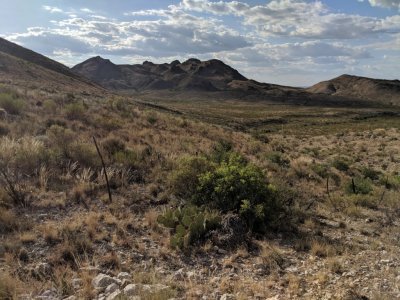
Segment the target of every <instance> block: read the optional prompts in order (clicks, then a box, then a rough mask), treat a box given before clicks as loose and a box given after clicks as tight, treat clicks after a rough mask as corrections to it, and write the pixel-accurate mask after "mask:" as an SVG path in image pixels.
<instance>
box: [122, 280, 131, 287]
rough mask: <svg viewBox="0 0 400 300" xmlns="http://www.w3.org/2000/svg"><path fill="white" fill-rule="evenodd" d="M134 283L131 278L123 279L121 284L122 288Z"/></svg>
mask: <svg viewBox="0 0 400 300" xmlns="http://www.w3.org/2000/svg"><path fill="white" fill-rule="evenodd" d="M131 283H132V281H131V280H129V279H123V280H122V281H121V284H120V285H119V286H120V287H121V288H125V287H126V286H127V285H128V284H131Z"/></svg>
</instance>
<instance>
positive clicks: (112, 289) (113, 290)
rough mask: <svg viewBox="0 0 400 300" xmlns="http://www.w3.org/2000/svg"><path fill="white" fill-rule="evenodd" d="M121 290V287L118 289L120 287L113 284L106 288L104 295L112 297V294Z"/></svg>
mask: <svg viewBox="0 0 400 300" xmlns="http://www.w3.org/2000/svg"><path fill="white" fill-rule="evenodd" d="M118 289H119V287H118V285H117V284H116V283H111V284H110V285H109V286H108V287H107V288H106V290H105V291H104V293H105V294H106V295H110V294H112V293H114V292H115V291H116V290H118Z"/></svg>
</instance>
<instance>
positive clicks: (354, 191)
mask: <svg viewBox="0 0 400 300" xmlns="http://www.w3.org/2000/svg"><path fill="white" fill-rule="evenodd" d="M351 186H352V188H353V193H354V194H356V185H355V183H354V178H352V179H351Z"/></svg>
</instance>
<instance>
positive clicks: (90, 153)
mask: <svg viewBox="0 0 400 300" xmlns="http://www.w3.org/2000/svg"><path fill="white" fill-rule="evenodd" d="M68 157H69V159H70V160H71V161H73V162H78V164H79V165H80V166H82V167H94V168H97V167H100V166H101V161H100V158H99V156H98V154H97V152H96V148H95V146H94V144H88V143H82V142H75V143H72V144H71V145H70V146H69V149H68Z"/></svg>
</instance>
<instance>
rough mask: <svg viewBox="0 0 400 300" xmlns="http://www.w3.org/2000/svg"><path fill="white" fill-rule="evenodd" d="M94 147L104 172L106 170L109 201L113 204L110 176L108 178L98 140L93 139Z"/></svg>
mask: <svg viewBox="0 0 400 300" xmlns="http://www.w3.org/2000/svg"><path fill="white" fill-rule="evenodd" d="M93 141H94V145H95V146H96V150H97V153H98V154H99V156H100V160H101V164H102V165H103V170H104V177H105V178H106V183H107V190H108V199H109V200H110V203H111V202H112V197H111V189H110V183H109V182H108V176H107V170H106V165H105V163H104V159H103V156H102V155H101V153H100V149H99V146H97V142H96V138H95V137H93Z"/></svg>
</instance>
